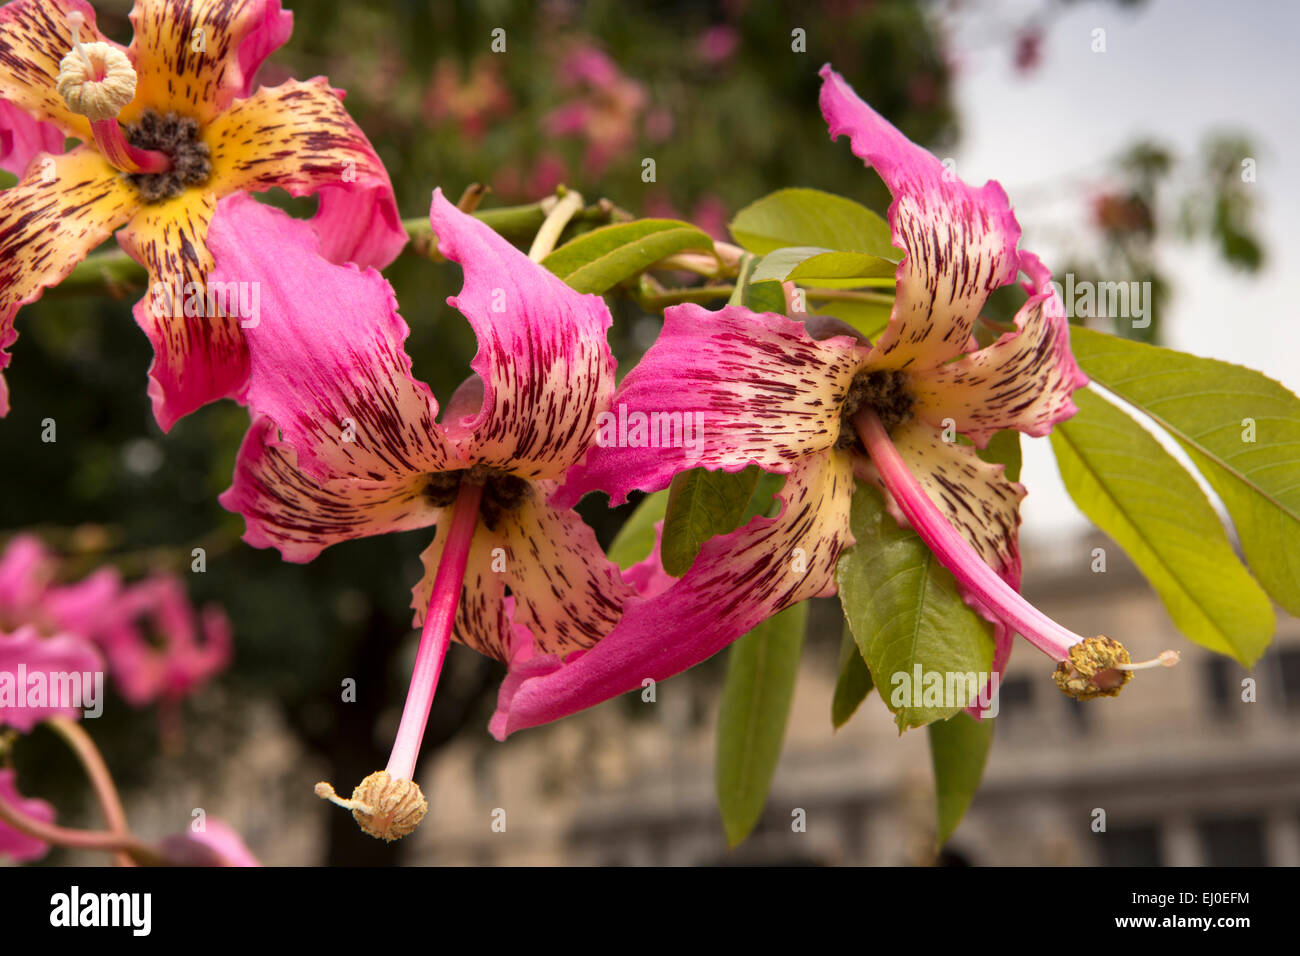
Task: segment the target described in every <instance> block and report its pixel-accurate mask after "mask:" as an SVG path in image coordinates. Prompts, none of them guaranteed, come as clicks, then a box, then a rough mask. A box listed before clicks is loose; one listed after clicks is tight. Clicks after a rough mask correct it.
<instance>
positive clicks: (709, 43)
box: [695, 23, 740, 66]
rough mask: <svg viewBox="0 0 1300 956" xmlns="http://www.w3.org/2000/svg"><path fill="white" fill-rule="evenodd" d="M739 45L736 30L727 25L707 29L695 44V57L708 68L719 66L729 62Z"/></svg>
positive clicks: (721, 24)
mask: <svg viewBox="0 0 1300 956" xmlns="http://www.w3.org/2000/svg"><path fill="white" fill-rule="evenodd" d="M739 45H740V36H739V34H737V33H736V28H735V27H733V26H731V25H730V24H728V23H720V24H718V25H717V26H712V27H709V28H708V29H707V30H705V31H704V32H703V33H702V34H700V38H699V40H697V41H696V43H695V55H696V56H697V57H698V58H699V59H700V60H701V61H703V62H704V63H706V64H708V65H709V66H719V65H721V64H723V63H725V62H727V60H730V59H731V57H732V55H733V54H734V53H735V52H736V47H737V46H739Z"/></svg>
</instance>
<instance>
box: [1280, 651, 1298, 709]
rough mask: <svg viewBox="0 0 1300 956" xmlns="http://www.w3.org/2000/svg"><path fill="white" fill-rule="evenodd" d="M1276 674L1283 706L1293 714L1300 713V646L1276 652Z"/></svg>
mask: <svg viewBox="0 0 1300 956" xmlns="http://www.w3.org/2000/svg"><path fill="white" fill-rule="evenodd" d="M1277 676H1278V682H1279V683H1280V684H1281V685H1282V697H1283V706H1284V707H1286V709H1287V710H1289V711H1290V712H1291V713H1293V714H1300V647H1287V648H1284V649H1282V650H1280V651H1278V652H1277Z"/></svg>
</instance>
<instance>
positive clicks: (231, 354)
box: [117, 190, 248, 431]
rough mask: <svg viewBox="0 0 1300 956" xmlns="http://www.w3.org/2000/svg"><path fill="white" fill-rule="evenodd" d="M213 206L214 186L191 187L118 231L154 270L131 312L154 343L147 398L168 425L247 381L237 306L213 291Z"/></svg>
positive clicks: (135, 254)
mask: <svg viewBox="0 0 1300 956" xmlns="http://www.w3.org/2000/svg"><path fill="white" fill-rule="evenodd" d="M216 209H217V202H216V198H215V196H214V195H213V194H212V193H210V192H201V191H197V190H190V191H187V192H185V193H183V194H181V195H180V196H178V197H176V198H175V199H172V200H170V201H168V202H164V203H159V204H156V205H150V206H145V207H144V208H143V209H141V210H140V212H139V213H137V214H136V215H135V217H134V218H133V219H132V220H131V222H130V224H129V225H128V226H127V227H126V228H125V229H123V230H122V231H121V232H119V233H118V234H117V241H118V244H119V245H121V247H122V248H123V249H125V250H126V251H127V253H128V254H130V255H131V257H132V258H134V259H135V260H136V261H137V262H139V263H140V264H141V265H142V266H144V267H145V268H146V269H147V270H149V292H148V294H147V295H145V296H144V297H143V298H141V299H140V301H139V302H137V303H136V304H135V307H134V309H132V314H133V315H134V316H135V321H136V324H138V325H139V326H140V328H141V329H143V330H144V333H145V335H147V336H148V337H149V341H150V343H151V344H152V345H153V351H154V359H153V365H151V366H150V368H149V398H150V399H151V400H152V402H153V412H154V417H155V418H156V419H157V420H158V425H159V426H160V427H161V428H162V430H163V431H169V430H170V429H171V427H172V426H173V425H174V424H176V422H177V421H178V420H180V419H181V418H184V417H185V416H186V415H188V414H190V412H192V411H194V410H196V409H198V408H202V407H203V406H204V405H206V404H208V403H209V402H214V401H217V400H218V399H221V398H229V397H234V396H237V395H239V394H241V393H242V391H243V389H244V385H245V383H246V382H247V380H248V347H247V346H246V345H245V344H244V334H243V332H242V331H241V329H240V321H241V320H240V318H239V315H238V314H237V313H238V310H237V309H236V308H234V307H233V306H232V305H231V303H230V301H229V300H225V299H224V298H223V299H218V300H215V301H214V300H213V299H212V297H211V296H209V295H208V292H209V287H208V273H209V272H210V271H211V270H212V253H211V252H210V251H209V250H208V226H209V224H210V223H211V222H212V218H213V216H214V215H215V213H216ZM213 306H216V307H215V308H213Z"/></svg>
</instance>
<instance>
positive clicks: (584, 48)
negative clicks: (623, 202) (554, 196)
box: [542, 43, 649, 178]
mask: <svg viewBox="0 0 1300 956" xmlns="http://www.w3.org/2000/svg"><path fill="white" fill-rule="evenodd" d="M559 75H560V82H561V85H562V86H563V87H565V88H566V89H569V90H572V91H573V94H574V95H573V98H572V99H570V100H568V101H566V102H564V103H562V104H561V105H560V106H558V107H556V108H555V109H554V110H552V111H551V112H550V113H548V114H547V115H546V116H544V117H543V118H542V130H543V132H545V133H546V135H547V136H552V137H574V138H577V139H581V140H584V141H585V142H586V146H587V148H586V151H585V152H584V154H583V158H582V165H583V172H584V174H585V175H586V176H588V177H592V178H595V177H599V176H600V175H601V174H602V173H603V172H604V171H605V170H606V169H607V168H608V167H609V164H610V163H611V162H612V161H613V160H614V159H616V158H617V157H618V156H620V155H622V154H624V153H627V152H628V151H629V150H631V149H632V147H633V146H635V145H636V140H637V132H638V125H639V124H640V122H641V119H642V114H643V113H644V112H645V110H646V106H647V104H648V102H649V92H648V91H647V89H646V87H645V85H644V84H642V83H639V82H637V81H636V80H633V79H631V78H630V77H628V76H626V75H624V74H623V72H622V71H621V70H620V69H619V68H618V65H617V64H616V63H615V62H614V61H613V60H612V59H611V58H610V57H609V56H608V54H606V53H604V52H603V51H601V50H599V49H597V48H596V47H594V46H592V45H590V44H588V43H580V44H578V45H576V46H574V47H573V48H571V49H570V50H569V52H568V53H567V54H566V55H565V57H564V59H563V61H562V62H561V64H560V68H559Z"/></svg>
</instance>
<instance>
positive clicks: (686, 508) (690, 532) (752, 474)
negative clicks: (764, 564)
mask: <svg viewBox="0 0 1300 956" xmlns="http://www.w3.org/2000/svg"><path fill="white" fill-rule="evenodd" d="M760 474H761V472H760V469H759V468H758V467H756V466H754V465H750V466H749V467H748V468H745V469H743V470H741V471H738V472H734V473H732V472H726V471H709V470H708V469H706V468H692V469H690V470H689V471H683V472H679V473H678V474H677V475H676V476H675V477H674V478H673V483H672V484H671V485H670V486H669V488H668V510H667V512H666V514H665V516H664V534H663V544H662V546H661V548H660V554H661V556H662V558H663V565H664V570H665V571H667V572H668V573H669V574H671V575H673V576H674V577H681V576H682V575H683V574H685V573H686V572H687V571H689V570H690V569H691V565H692V564H693V563H694V562H695V556H696V555H697V554H699V553H700V548H701V547H703V545H704V542H705V541H708V540H709V539H710V538H712V537H713V536H714V535H715V534H726V533H728V532H730V531H735V530H736V528H738V527H740V525H741V524H742V523H743V521H744V518H745V512H746V509H747V508H748V506H749V502H750V499H751V498H752V497H753V495H754V489H755V488H756V487H758V477H759V475H760Z"/></svg>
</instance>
